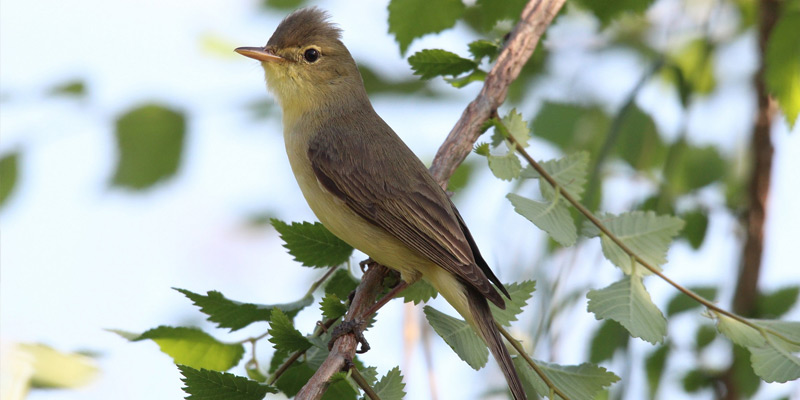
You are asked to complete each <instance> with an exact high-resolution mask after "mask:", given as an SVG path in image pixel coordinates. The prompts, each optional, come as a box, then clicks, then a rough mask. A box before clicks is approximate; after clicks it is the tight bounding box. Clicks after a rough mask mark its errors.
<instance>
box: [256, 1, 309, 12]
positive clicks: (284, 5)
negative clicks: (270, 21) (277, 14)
mask: <svg viewBox="0 0 800 400" xmlns="http://www.w3.org/2000/svg"><path fill="white" fill-rule="evenodd" d="M305 3H306V0H262V2H261V4H262V6H264V7H269V8H276V9H278V10H284V11H291V10H296V9H298V8H300V7H302V6H303V4H305Z"/></svg>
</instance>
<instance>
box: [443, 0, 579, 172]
mask: <svg viewBox="0 0 800 400" xmlns="http://www.w3.org/2000/svg"><path fill="white" fill-rule="evenodd" d="M564 1H565V0H530V1H528V4H526V5H525V8H524V9H523V10H522V17H521V18H520V21H519V22H518V23H517V25H516V26H515V27H514V29H513V30H512V31H511V34H510V35H509V38H508V42H507V44H506V46H505V47H504V48H503V51H501V52H500V56H498V57H497V62H496V63H495V64H494V66H493V67H492V70H491V71H489V74H488V75H486V80H485V81H484V83H483V88H482V89H481V92H480V93H479V94H478V97H476V98H475V100H473V101H472V102H471V103H469V105H468V106H467V108H466V109H465V110H464V112H463V113H462V114H461V118H460V119H459V120H458V122H456V125H455V126H454V127H453V129H452V130H451V131H450V134H449V135H447V138H446V139H445V140H444V143H442V145H441V146H440V147H439V151H437V152H436V157H435V158H434V159H433V164H432V165H431V174H433V177H434V178H436V181H437V182H439V184H440V185H442V187H445V186H447V181H448V180H449V179H450V176H451V175H453V172H455V170H456V167H458V165H459V164H461V162H462V161H464V159H465V158H466V157H467V155H469V153H470V151H472V146H474V145H475V142H476V141H477V140H478V137H479V136H480V134H481V126H482V125H483V123H484V122H486V121H487V120H488V119H489V117H490V115H491V114H492V113H493V112H495V111H496V110H497V108H498V107H500V105H501V104H503V102H504V101H505V99H506V93H508V86H509V85H511V82H513V81H514V80H515V79H517V76H519V72H520V71H521V70H522V67H523V66H524V65H525V63H526V62H528V58H530V57H531V54H533V50H534V49H535V48H536V45H537V44H538V43H539V39H540V38H541V37H542V34H544V31H545V29H546V28H547V27H548V26H549V25H550V23H551V22H552V21H553V18H554V17H555V16H556V14H558V10H560V9H561V6H562V5H564Z"/></svg>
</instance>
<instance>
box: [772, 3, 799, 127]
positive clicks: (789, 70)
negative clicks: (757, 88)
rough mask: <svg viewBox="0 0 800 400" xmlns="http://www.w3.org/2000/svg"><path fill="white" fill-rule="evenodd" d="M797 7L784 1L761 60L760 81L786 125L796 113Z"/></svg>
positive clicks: (797, 96)
mask: <svg viewBox="0 0 800 400" xmlns="http://www.w3.org/2000/svg"><path fill="white" fill-rule="evenodd" d="M798 26H800V6H798V5H797V2H794V3H792V2H784V5H783V7H782V11H781V13H780V17H779V18H778V21H777V22H776V23H775V27H774V28H773V29H772V32H771V33H770V35H769V41H768V42H767V49H766V55H765V60H764V63H765V64H766V65H765V71H764V81H765V83H766V85H767V89H768V90H769V92H770V94H772V95H773V96H774V97H775V98H776V99H777V100H778V105H780V107H781V110H782V111H783V114H784V115H785V116H786V120H787V121H788V122H789V128H790V129H791V127H792V126H794V125H795V123H796V122H797V115H798V114H800V41H799V40H797V27H798Z"/></svg>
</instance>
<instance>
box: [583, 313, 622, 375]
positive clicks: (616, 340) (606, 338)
mask: <svg viewBox="0 0 800 400" xmlns="http://www.w3.org/2000/svg"><path fill="white" fill-rule="evenodd" d="M630 338H631V336H630V335H629V334H628V331H626V330H625V328H623V327H622V325H620V324H619V323H617V322H616V321H614V320H611V319H606V320H604V321H603V324H602V325H600V329H598V330H597V332H596V333H595V334H594V337H592V342H591V346H590V347H589V361H590V362H593V363H595V364H596V363H601V362H603V361H606V360H610V359H611V358H612V357H614V353H616V351H617V350H618V349H625V348H627V347H628V341H629V339H630Z"/></svg>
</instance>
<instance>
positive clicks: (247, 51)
mask: <svg viewBox="0 0 800 400" xmlns="http://www.w3.org/2000/svg"><path fill="white" fill-rule="evenodd" d="M234 51H235V52H237V53H239V54H241V55H243V56H245V57H250V58H253V59H256V60H258V61H266V62H276V61H283V60H284V58H283V57H281V56H279V55H277V54H274V53H273V52H272V50H269V49H267V48H266V47H238V48H236V49H235V50H234Z"/></svg>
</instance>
